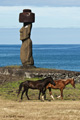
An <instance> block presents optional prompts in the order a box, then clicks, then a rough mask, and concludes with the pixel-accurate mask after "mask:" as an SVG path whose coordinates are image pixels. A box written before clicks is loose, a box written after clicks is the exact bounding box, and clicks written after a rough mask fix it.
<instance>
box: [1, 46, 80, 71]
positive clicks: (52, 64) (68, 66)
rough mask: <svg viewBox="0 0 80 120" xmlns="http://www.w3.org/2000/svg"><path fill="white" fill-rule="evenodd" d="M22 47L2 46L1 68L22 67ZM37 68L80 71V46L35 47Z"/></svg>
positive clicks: (34, 54)
mask: <svg viewBox="0 0 80 120" xmlns="http://www.w3.org/2000/svg"><path fill="white" fill-rule="evenodd" d="M20 47H21V45H0V67H2V66H9V65H22V64H21V60H20ZM33 58H34V65H35V66H36V67H43V68H56V69H64V70H71V71H80V45H33Z"/></svg>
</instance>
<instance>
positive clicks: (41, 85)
mask: <svg viewBox="0 0 80 120" xmlns="http://www.w3.org/2000/svg"><path fill="white" fill-rule="evenodd" d="M49 83H51V84H52V85H54V86H55V85H56V84H55V82H54V81H53V79H52V77H47V78H45V79H42V80H37V81H29V80H27V81H24V82H22V83H21V84H20V86H19V91H18V95H19V94H20V91H21V89H22V87H23V88H24V89H23V91H22V94H21V100H22V99H23V94H24V92H26V96H27V99H28V100H30V99H29V97H28V89H29V88H30V89H38V90H39V91H40V92H39V93H40V94H41V93H42V100H44V95H45V92H46V86H47V85H48V84H49ZM38 99H40V98H38Z"/></svg>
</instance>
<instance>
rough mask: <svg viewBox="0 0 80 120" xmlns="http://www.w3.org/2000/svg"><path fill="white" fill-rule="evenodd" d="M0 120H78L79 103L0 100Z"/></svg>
mask: <svg viewBox="0 0 80 120" xmlns="http://www.w3.org/2000/svg"><path fill="white" fill-rule="evenodd" d="M0 120H80V101H65V100H63V101H51V102H46V101H45V102H40V101H25V102H17V101H16V102H15V101H9V100H3V99H0Z"/></svg>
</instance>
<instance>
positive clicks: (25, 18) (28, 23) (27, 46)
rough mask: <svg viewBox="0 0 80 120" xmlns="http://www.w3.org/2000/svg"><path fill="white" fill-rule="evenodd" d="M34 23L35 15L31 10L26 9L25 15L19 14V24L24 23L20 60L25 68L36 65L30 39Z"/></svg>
mask: <svg viewBox="0 0 80 120" xmlns="http://www.w3.org/2000/svg"><path fill="white" fill-rule="evenodd" d="M34 21H35V14H34V13H32V12H31V10H30V9H24V10H23V13H20V14H19V22H22V23H23V27H22V28H21V29H20V40H22V46H21V50H20V58H21V62H22V64H23V66H24V67H26V66H31V65H34V60H33V56H32V41H31V39H30V34H31V28H32V23H33V22H34Z"/></svg>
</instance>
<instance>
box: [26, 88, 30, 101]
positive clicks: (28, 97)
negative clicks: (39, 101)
mask: <svg viewBox="0 0 80 120" xmlns="http://www.w3.org/2000/svg"><path fill="white" fill-rule="evenodd" d="M26 96H27V99H28V100H30V98H29V97H28V89H27V90H26Z"/></svg>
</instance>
